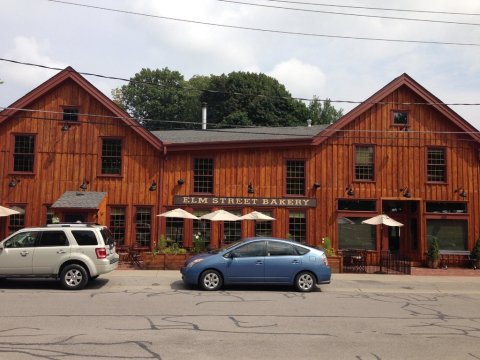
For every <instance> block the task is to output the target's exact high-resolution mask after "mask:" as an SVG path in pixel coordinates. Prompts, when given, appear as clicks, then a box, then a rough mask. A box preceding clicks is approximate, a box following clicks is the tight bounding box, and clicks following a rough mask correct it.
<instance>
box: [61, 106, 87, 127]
mask: <svg viewBox="0 0 480 360" xmlns="http://www.w3.org/2000/svg"><path fill="white" fill-rule="evenodd" d="M60 108H61V109H62V113H61V116H62V119H61V120H62V123H64V124H68V125H76V124H80V123H81V117H80V114H81V113H82V110H81V106H80V105H60ZM67 110H77V113H76V117H77V119H76V120H72V119H65V115H66V113H65V111H67Z"/></svg>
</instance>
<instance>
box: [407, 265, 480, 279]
mask: <svg viewBox="0 0 480 360" xmlns="http://www.w3.org/2000/svg"><path fill="white" fill-rule="evenodd" d="M412 275H419V276H478V277H480V269H477V270H473V269H467V268H460V267H449V268H447V269H443V268H438V269H430V268H427V267H412Z"/></svg>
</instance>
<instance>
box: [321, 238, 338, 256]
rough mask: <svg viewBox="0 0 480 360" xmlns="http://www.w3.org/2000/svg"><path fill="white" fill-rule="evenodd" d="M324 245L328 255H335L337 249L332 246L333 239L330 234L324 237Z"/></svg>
mask: <svg viewBox="0 0 480 360" xmlns="http://www.w3.org/2000/svg"><path fill="white" fill-rule="evenodd" d="M322 247H323V251H325V255H326V256H327V257H330V256H333V255H335V251H334V250H333V248H332V240H330V238H329V237H328V236H327V237H324V238H322Z"/></svg>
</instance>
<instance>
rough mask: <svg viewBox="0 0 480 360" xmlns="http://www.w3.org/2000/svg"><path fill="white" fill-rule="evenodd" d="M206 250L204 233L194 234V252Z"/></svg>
mask: <svg viewBox="0 0 480 360" xmlns="http://www.w3.org/2000/svg"><path fill="white" fill-rule="evenodd" d="M203 251H205V241H203V236H202V233H201V232H199V233H197V234H194V235H193V249H192V252H194V253H201V252H203Z"/></svg>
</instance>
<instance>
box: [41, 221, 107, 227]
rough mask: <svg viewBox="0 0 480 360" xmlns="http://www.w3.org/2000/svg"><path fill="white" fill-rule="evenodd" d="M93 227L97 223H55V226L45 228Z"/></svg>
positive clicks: (48, 225) (50, 225)
mask: <svg viewBox="0 0 480 360" xmlns="http://www.w3.org/2000/svg"><path fill="white" fill-rule="evenodd" d="M95 225H99V224H97V223H77V222H73V223H55V224H47V227H77V226H78V227H93V226H95Z"/></svg>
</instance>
